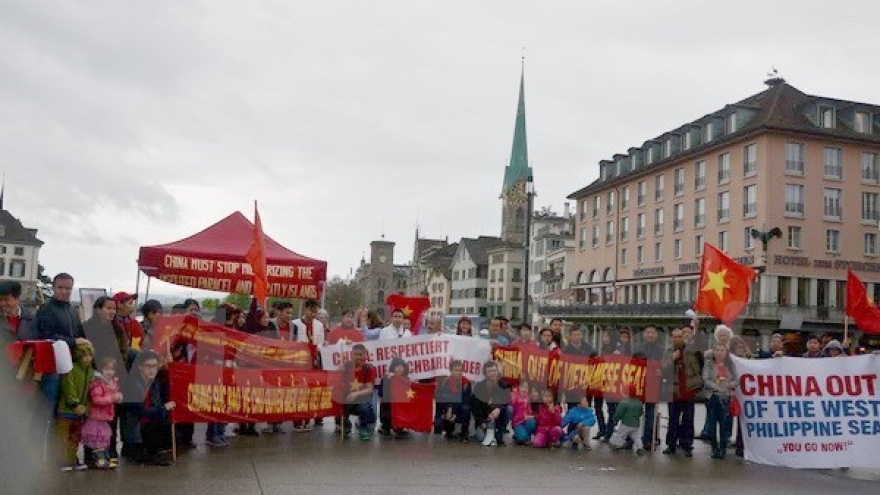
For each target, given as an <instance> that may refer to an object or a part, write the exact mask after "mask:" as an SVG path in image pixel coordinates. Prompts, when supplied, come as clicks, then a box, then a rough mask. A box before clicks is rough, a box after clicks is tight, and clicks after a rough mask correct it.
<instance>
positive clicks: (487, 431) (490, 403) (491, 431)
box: [471, 361, 510, 447]
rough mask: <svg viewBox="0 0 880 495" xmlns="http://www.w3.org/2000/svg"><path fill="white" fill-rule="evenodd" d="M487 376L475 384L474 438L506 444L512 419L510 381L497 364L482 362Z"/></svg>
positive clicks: (491, 442) (473, 408)
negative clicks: (502, 375)
mask: <svg viewBox="0 0 880 495" xmlns="http://www.w3.org/2000/svg"><path fill="white" fill-rule="evenodd" d="M483 374H484V376H485V379H484V380H483V381H481V382H479V383H477V384H476V385H474V394H473V397H472V399H471V411H472V412H473V415H474V425H475V427H476V431H475V432H474V439H475V440H476V441H478V442H480V443H482V444H483V445H484V446H486V447H492V446H494V445H504V432H505V431H506V430H507V423H508V422H509V421H510V411H509V409H508V407H507V406H508V404H510V384H509V383H508V382H507V380H506V379H504V378H501V373H500V371H499V370H498V364H497V363H496V362H495V361H486V363H485V364H483Z"/></svg>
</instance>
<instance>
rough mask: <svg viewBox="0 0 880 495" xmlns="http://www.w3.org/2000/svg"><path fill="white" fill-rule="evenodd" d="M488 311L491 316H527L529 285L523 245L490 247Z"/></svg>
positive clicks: (510, 317) (512, 318)
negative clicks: (525, 301) (525, 298)
mask: <svg viewBox="0 0 880 495" xmlns="http://www.w3.org/2000/svg"><path fill="white" fill-rule="evenodd" d="M486 254H487V255H488V258H489V283H488V286H487V287H488V289H489V293H488V296H489V298H488V306H487V308H488V312H487V314H486V316H488V317H489V318H492V317H495V316H506V317H507V318H509V319H511V320H513V321H518V320H521V319H522V317H523V312H522V310H523V287H524V285H525V278H524V277H525V275H524V274H523V268H524V267H525V250H524V249H523V247H522V246H521V245H519V244H508V243H504V244H501V245H499V246H498V247H495V248H492V249H489V250H488V251H487V252H486Z"/></svg>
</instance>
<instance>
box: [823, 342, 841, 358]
mask: <svg viewBox="0 0 880 495" xmlns="http://www.w3.org/2000/svg"><path fill="white" fill-rule="evenodd" d="M822 352H824V353H825V356H826V357H840V356H846V349H844V348H843V345H842V344H841V343H840V341H839V340H837V339H831V340H830V341H829V342H828V343H827V344H825V348H824V349H822Z"/></svg>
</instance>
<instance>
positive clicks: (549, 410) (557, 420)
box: [532, 389, 563, 448]
mask: <svg viewBox="0 0 880 495" xmlns="http://www.w3.org/2000/svg"><path fill="white" fill-rule="evenodd" d="M541 398H542V399H543V401H544V402H543V403H542V404H541V405H540V407H538V416H537V420H538V428H537V430H536V431H535V436H534V438H533V439H532V446H533V447H537V448H547V447H553V448H556V447H559V443H560V440H561V439H562V435H563V432H562V406H560V405H559V404H557V403H556V398H555V397H554V395H553V390H550V389H547V390H544V392H543V393H542V394H541Z"/></svg>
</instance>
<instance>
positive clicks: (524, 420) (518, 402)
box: [510, 380, 538, 445]
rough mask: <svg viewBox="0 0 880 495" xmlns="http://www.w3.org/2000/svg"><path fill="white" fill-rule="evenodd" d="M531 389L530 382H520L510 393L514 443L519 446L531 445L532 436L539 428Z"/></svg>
mask: <svg viewBox="0 0 880 495" xmlns="http://www.w3.org/2000/svg"><path fill="white" fill-rule="evenodd" d="M531 388H532V387H531V384H530V383H529V381H528V380H520V382H519V385H518V386H517V387H516V388H514V389H513V391H512V392H511V393H510V410H511V418H510V425H511V426H512V427H513V441H514V442H515V443H516V444H517V445H531V444H532V435H534V434H535V430H536V429H537V428H538V421H537V419H535V414H536V413H537V411H536V408H533V407H532V395H531ZM537 405H538V404H535V406H537Z"/></svg>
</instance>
